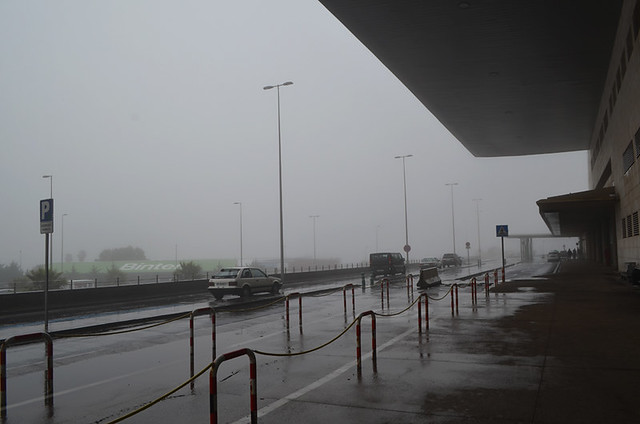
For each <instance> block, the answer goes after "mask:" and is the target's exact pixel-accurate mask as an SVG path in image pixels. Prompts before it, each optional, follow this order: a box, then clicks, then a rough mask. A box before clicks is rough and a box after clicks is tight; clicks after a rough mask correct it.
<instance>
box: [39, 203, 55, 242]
mask: <svg viewBox="0 0 640 424" xmlns="http://www.w3.org/2000/svg"><path fill="white" fill-rule="evenodd" d="M50 233H53V199H44V200H41V201H40V234H50Z"/></svg>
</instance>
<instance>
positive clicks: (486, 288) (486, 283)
mask: <svg viewBox="0 0 640 424" xmlns="http://www.w3.org/2000/svg"><path fill="white" fill-rule="evenodd" d="M484 294H485V296H487V297H489V273H488V272H487V273H485V274H484Z"/></svg>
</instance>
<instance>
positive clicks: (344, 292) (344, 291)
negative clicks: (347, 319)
mask: <svg viewBox="0 0 640 424" xmlns="http://www.w3.org/2000/svg"><path fill="white" fill-rule="evenodd" d="M348 288H350V289H351V306H352V308H353V313H354V314H355V313H356V294H355V286H354V285H353V284H347V285H345V286H343V287H342V300H343V305H344V314H345V315H346V314H347V289H348Z"/></svg>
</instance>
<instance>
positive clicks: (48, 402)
mask: <svg viewBox="0 0 640 424" xmlns="http://www.w3.org/2000/svg"><path fill="white" fill-rule="evenodd" d="M34 340H42V341H44V343H45V349H46V360H47V369H46V370H45V372H44V404H45V406H48V407H49V408H52V407H53V340H52V338H51V336H50V335H49V334H48V333H31V334H25V335H21V336H13V337H9V338H8V339H6V340H5V341H4V342H3V343H2V344H0V417H1V418H2V419H3V420H4V419H5V418H7V348H8V347H9V346H10V345H12V344H17V343H25V342H30V341H34Z"/></svg>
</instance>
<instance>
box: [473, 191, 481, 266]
mask: <svg viewBox="0 0 640 424" xmlns="http://www.w3.org/2000/svg"><path fill="white" fill-rule="evenodd" d="M481 200H482V199H473V201H474V202H476V217H477V219H478V267H480V266H481V265H482V250H481V249H480V201H481Z"/></svg>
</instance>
